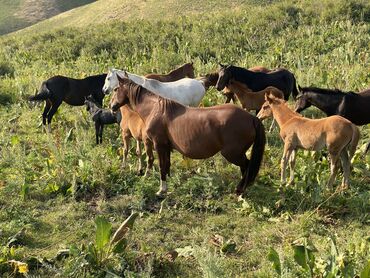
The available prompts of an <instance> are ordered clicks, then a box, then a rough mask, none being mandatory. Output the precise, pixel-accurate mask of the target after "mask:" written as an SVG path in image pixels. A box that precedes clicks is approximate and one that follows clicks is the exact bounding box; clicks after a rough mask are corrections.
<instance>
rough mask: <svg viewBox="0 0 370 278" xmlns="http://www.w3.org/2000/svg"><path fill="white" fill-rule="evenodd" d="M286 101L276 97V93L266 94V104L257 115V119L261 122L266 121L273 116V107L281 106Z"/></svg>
mask: <svg viewBox="0 0 370 278" xmlns="http://www.w3.org/2000/svg"><path fill="white" fill-rule="evenodd" d="M283 102H284V100H283V99H282V98H279V97H276V96H274V93H273V92H271V91H268V92H266V93H265V103H264V104H263V105H262V107H261V110H260V111H259V112H258V114H257V118H259V119H260V120H264V119H266V118H269V117H271V116H272V109H271V106H272V105H279V104H281V103H283Z"/></svg>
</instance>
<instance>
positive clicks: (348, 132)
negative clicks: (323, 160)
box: [257, 93, 360, 189]
mask: <svg viewBox="0 0 370 278" xmlns="http://www.w3.org/2000/svg"><path fill="white" fill-rule="evenodd" d="M271 114H272V115H273V116H274V118H275V120H276V122H277V123H278V125H279V126H280V136H281V138H282V139H283V141H284V154H283V158H282V160H281V181H282V183H285V182H286V174H285V168H286V166H287V163H288V161H289V166H290V180H289V183H293V181H294V166H295V155H296V150H297V149H299V148H300V149H306V150H313V151H318V150H320V149H322V148H323V147H324V146H325V145H326V146H327V148H328V151H329V155H330V172H331V174H330V178H329V181H328V187H329V188H331V186H332V184H333V181H334V179H335V176H336V173H337V170H338V164H339V158H340V159H341V161H342V165H343V181H342V188H343V189H344V188H347V187H348V185H349V175H350V171H351V170H350V169H351V162H350V161H351V158H352V156H353V155H354V153H355V151H356V147H357V144H358V141H359V138H360V131H359V129H358V127H357V126H355V125H354V124H352V123H351V122H350V121H349V120H347V119H345V118H343V117H341V116H331V117H327V118H323V119H314V120H313V119H307V118H304V117H302V116H301V115H300V114H298V113H296V112H294V111H292V110H291V109H290V108H289V107H288V106H287V105H286V103H285V101H284V100H282V99H279V98H276V97H274V96H273V95H272V94H269V93H268V94H266V102H265V104H264V105H263V107H262V109H261V111H260V112H259V113H258V115H257V117H258V118H260V119H264V118H267V117H269V116H271Z"/></svg>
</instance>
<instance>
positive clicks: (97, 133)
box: [95, 121, 100, 145]
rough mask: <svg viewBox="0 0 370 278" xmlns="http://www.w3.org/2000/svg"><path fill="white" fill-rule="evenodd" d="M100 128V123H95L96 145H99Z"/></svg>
mask: <svg viewBox="0 0 370 278" xmlns="http://www.w3.org/2000/svg"><path fill="white" fill-rule="evenodd" d="M99 128H100V124H99V122H97V121H96V122H95V139H96V144H97V145H99Z"/></svg>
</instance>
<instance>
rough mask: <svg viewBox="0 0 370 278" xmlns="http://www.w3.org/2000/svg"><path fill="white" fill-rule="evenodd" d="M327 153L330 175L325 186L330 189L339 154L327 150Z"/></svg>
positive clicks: (336, 169)
mask: <svg viewBox="0 0 370 278" xmlns="http://www.w3.org/2000/svg"><path fill="white" fill-rule="evenodd" d="M329 154H330V177H329V180H328V184H327V186H328V188H329V189H330V190H331V189H332V186H333V182H334V179H335V176H336V175H337V172H338V158H339V155H338V152H330V151H329Z"/></svg>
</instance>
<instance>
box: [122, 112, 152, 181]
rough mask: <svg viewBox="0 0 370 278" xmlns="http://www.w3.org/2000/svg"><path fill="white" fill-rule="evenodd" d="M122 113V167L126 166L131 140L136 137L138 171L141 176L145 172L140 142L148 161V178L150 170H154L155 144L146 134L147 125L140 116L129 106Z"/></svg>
mask: <svg viewBox="0 0 370 278" xmlns="http://www.w3.org/2000/svg"><path fill="white" fill-rule="evenodd" d="M120 111H121V115H122V118H123V120H122V121H121V123H120V126H121V134H122V141H123V157H122V167H125V166H126V163H127V155H128V151H129V149H130V139H131V138H132V137H134V138H135V140H136V155H137V156H138V158H139V166H138V171H139V173H140V174H142V172H143V163H142V153H141V147H140V142H143V143H144V149H145V153H146V155H147V159H148V161H147V166H146V170H145V176H147V175H148V174H149V172H150V170H151V169H152V168H153V161H154V155H153V143H152V141H151V140H150V139H149V137H148V135H147V133H146V128H145V123H144V122H143V120H142V119H141V118H140V116H139V114H138V113H136V112H135V111H133V110H132V109H131V108H130V107H128V105H123V106H121V108H120Z"/></svg>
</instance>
